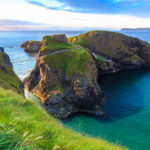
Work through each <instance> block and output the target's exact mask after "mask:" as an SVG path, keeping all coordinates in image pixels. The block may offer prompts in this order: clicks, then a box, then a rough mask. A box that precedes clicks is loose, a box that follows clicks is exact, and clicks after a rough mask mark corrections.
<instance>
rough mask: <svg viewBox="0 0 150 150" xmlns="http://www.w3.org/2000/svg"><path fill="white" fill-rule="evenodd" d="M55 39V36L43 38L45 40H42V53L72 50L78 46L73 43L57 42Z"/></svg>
mask: <svg viewBox="0 0 150 150" xmlns="http://www.w3.org/2000/svg"><path fill="white" fill-rule="evenodd" d="M55 36H58V37H59V36H61V35H55ZM53 38H54V35H51V36H44V37H43V40H42V44H43V46H42V48H41V49H40V52H42V53H43V54H47V53H50V52H54V51H59V50H63V49H71V48H76V47H77V46H76V45H74V44H72V43H68V42H67V43H65V42H58V41H55V40H54V39H53Z"/></svg>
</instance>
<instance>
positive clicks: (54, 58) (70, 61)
mask: <svg viewBox="0 0 150 150" xmlns="http://www.w3.org/2000/svg"><path fill="white" fill-rule="evenodd" d="M44 61H45V63H47V64H48V65H49V66H51V67H53V68H55V69H58V70H60V71H61V72H63V73H65V74H66V75H74V74H83V73H84V72H89V71H90V66H91V62H92V57H91V55H90V54H89V53H88V52H87V51H86V50H85V49H84V48H82V49H80V50H77V49H73V50H68V51H65V52H62V53H57V54H54V55H49V56H46V57H45V58H44Z"/></svg>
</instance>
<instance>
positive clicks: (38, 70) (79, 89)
mask: <svg viewBox="0 0 150 150" xmlns="http://www.w3.org/2000/svg"><path fill="white" fill-rule="evenodd" d="M53 37H54V36H46V37H44V38H43V41H42V48H41V49H40V51H39V53H38V55H37V62H36V66H35V68H34V70H33V71H32V72H31V74H30V75H29V77H28V78H26V79H25V81H24V83H25V88H26V89H27V90H29V91H30V92H32V93H34V94H35V95H36V96H38V97H40V98H41V100H42V102H43V103H44V104H45V106H46V108H47V110H48V112H49V113H51V114H52V115H54V116H56V117H59V118H65V117H68V116H69V115H70V114H72V113H75V112H79V111H83V112H89V113H95V114H103V112H102V111H101V108H100V106H101V101H102V99H103V94H102V91H101V89H100V87H99V85H98V84H97V75H98V73H97V68H96V64H95V61H94V59H93V57H92V56H91V55H90V54H89V53H88V51H86V49H84V48H82V47H79V46H75V45H74V44H70V43H67V42H66V40H63V39H66V37H65V38H62V35H60V37H59V36H58V35H57V39H58V38H59V39H61V38H62V40H59V41H56V40H53Z"/></svg>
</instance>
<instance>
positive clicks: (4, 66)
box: [0, 48, 23, 93]
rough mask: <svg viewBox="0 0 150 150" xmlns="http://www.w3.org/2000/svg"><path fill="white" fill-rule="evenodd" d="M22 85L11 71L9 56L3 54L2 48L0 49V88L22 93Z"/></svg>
mask: <svg viewBox="0 0 150 150" xmlns="http://www.w3.org/2000/svg"><path fill="white" fill-rule="evenodd" d="M22 84H23V83H22V82H21V81H20V79H19V78H18V77H17V75H16V74H15V73H14V71H13V69H12V63H11V62H10V58H9V56H8V55H7V54H6V53H5V52H4V48H0V87H2V88H5V89H12V90H13V91H15V92H17V93H23V92H22V88H21V86H22Z"/></svg>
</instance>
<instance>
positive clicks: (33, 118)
mask: <svg viewBox="0 0 150 150" xmlns="http://www.w3.org/2000/svg"><path fill="white" fill-rule="evenodd" d="M22 84H23V83H22V82H21V81H20V79H19V78H18V77H17V75H16V74H15V72H14V71H13V68H12V64H11V62H10V58H9V56H8V55H7V54H6V53H5V51H4V48H0V149H1V150H6V149H10V150H21V149H27V150H28V149H37V150H39V149H40V150H50V149H52V150H56V149H62V150H63V149H64V150H66V149H67V150H76V149H79V150H84V149H85V145H86V150H91V149H94V150H99V149H107V150H112V149H118V150H123V149H124V148H121V147H120V146H118V145H113V144H110V143H109V142H107V141H104V140H103V139H95V138H89V137H86V136H82V135H80V134H78V133H75V132H73V131H71V130H69V129H66V128H64V127H63V126H62V125H61V124H60V123H59V122H58V121H57V120H55V119H54V118H53V117H51V115H49V114H48V113H47V111H45V109H44V107H43V106H41V105H39V103H37V102H35V101H31V100H27V99H25V98H24V97H23V91H22V89H23V86H22ZM33 85H34V84H33ZM43 88H44V87H43Z"/></svg>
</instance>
